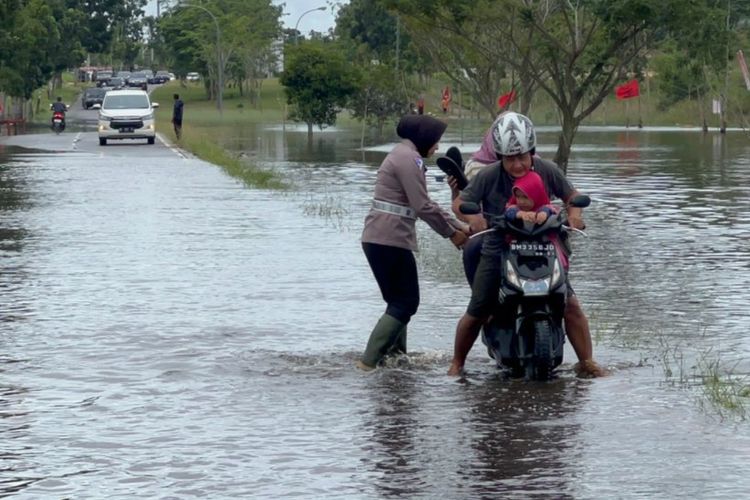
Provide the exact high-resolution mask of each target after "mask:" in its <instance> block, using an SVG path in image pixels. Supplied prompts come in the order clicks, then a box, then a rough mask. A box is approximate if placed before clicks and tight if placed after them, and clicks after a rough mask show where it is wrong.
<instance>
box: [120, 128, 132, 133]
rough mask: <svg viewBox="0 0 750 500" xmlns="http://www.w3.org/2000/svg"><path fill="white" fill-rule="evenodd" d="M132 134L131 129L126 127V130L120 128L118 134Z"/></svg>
mask: <svg viewBox="0 0 750 500" xmlns="http://www.w3.org/2000/svg"><path fill="white" fill-rule="evenodd" d="M132 132H133V127H126V128H121V129H120V133H121V134H129V133H132Z"/></svg>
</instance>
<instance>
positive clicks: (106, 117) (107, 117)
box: [99, 113, 112, 122]
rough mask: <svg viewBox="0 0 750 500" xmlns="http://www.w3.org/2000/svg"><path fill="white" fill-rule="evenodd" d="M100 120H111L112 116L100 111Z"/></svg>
mask: <svg viewBox="0 0 750 500" xmlns="http://www.w3.org/2000/svg"><path fill="white" fill-rule="evenodd" d="M99 120H101V121H103V122H111V121H112V117H111V116H109V115H105V114H103V113H99Z"/></svg>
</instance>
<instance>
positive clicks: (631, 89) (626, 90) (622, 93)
mask: <svg viewBox="0 0 750 500" xmlns="http://www.w3.org/2000/svg"><path fill="white" fill-rule="evenodd" d="M639 95H641V89H640V87H638V80H635V79H633V80H630V81H629V82H628V83H623V84H622V85H620V86H619V87H615V96H617V99H618V100H622V99H630V98H631V97H638V96H639Z"/></svg>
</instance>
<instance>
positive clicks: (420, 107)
mask: <svg viewBox="0 0 750 500" xmlns="http://www.w3.org/2000/svg"><path fill="white" fill-rule="evenodd" d="M417 114H418V115H423V114H424V96H421V95H420V96H419V99H417Z"/></svg>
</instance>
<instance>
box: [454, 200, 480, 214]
mask: <svg viewBox="0 0 750 500" xmlns="http://www.w3.org/2000/svg"><path fill="white" fill-rule="evenodd" d="M458 209H459V210H460V211H461V213H462V214H466V215H476V214H478V213H480V212H481V211H482V210H481V209H480V208H479V205H477V204H476V203H472V202H470V201H465V202H463V203H461V205H459V207H458Z"/></svg>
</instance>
